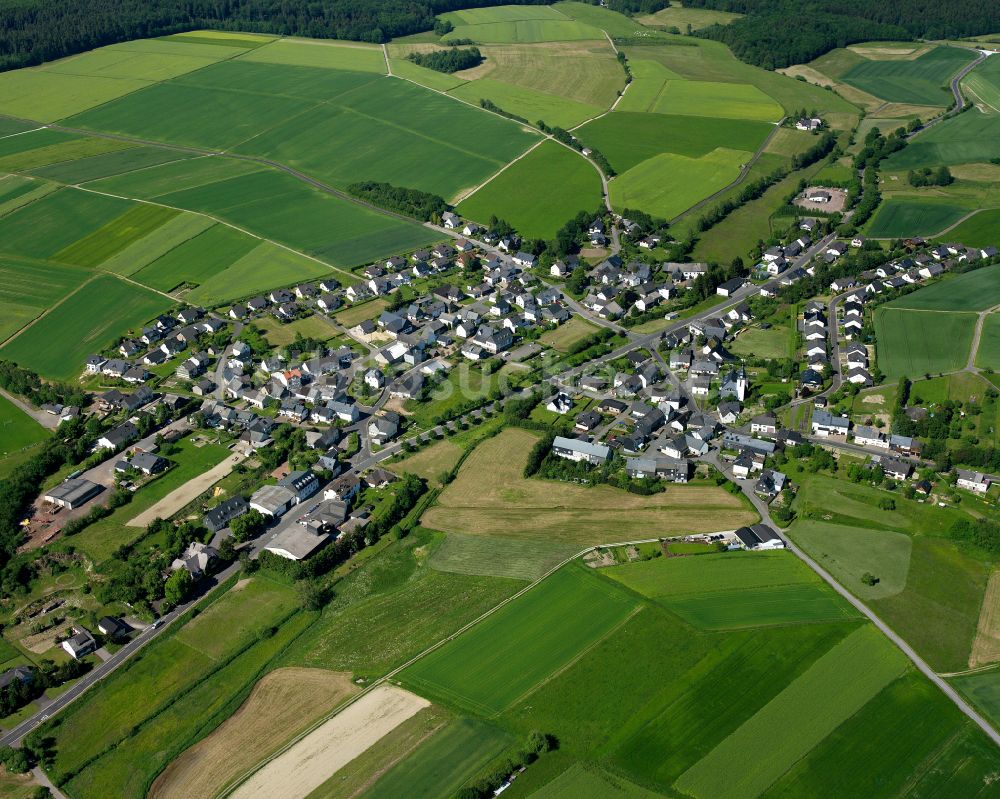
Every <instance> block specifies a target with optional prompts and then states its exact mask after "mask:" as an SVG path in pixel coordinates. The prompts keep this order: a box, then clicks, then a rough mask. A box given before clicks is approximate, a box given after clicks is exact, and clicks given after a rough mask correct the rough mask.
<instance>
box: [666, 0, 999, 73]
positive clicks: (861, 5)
mask: <svg viewBox="0 0 1000 799" xmlns="http://www.w3.org/2000/svg"><path fill="white" fill-rule="evenodd" d="M683 4H684V6H686V7H688V8H705V9H712V10H716V11H733V12H737V13H740V14H745V15H746V16H744V17H743V18H741V19H737V20H735V21H733V22H731V23H729V24H728V25H711V26H709V27H707V28H703V29H702V30H700V31H698V32H697V33H696V34H695V35H697V36H702V37H705V38H709V39H715V40H716V41H720V42H723V43H725V44H726V45H728V46H729V47H730V49H732V51H733V53H735V54H736V57H737V58H740V59H742V60H743V61H747V62H749V63H751V64H756V65H757V66H760V67H764V68H765V69H779V68H781V67H787V66H789V65H791V64H801V63H805V62H807V61H812V60H813V59H814V58H817V57H818V56H821V55H823V53H826V52H828V51H830V50H833V49H834V48H837V47H846V46H847V45H849V44H854V43H856V42H864V41H872V40H877V39H887V40H897V41H909V40H912V39H960V38H964V37H966V36H975V35H977V34H983V33H992V32H994V31H996V30H997V29H998V28H1000V4H997V3H994V2H991V1H990V0H951V2H948V3H927V2H924V0H838V2H836V3H829V2H825V0H683Z"/></svg>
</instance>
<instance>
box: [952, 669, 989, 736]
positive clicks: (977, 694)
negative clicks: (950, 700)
mask: <svg viewBox="0 0 1000 799" xmlns="http://www.w3.org/2000/svg"><path fill="white" fill-rule="evenodd" d="M952 683H953V684H954V686H955V687H956V688H958V690H960V691H961V692H962V693H963V694H965V695H966V696H967V697H969V699H970V700H972V703H973V704H974V705H975V706H976V707H977V708H978V709H979V710H980V711H981V712H982V713H983V715H985V716H986V718H988V719H989V720H990V721H991V722H993V723H994V724H1000V670H997V669H991V670H989V671H983V672H980V673H978V674H965V675H962V676H961V677H953V678H952Z"/></svg>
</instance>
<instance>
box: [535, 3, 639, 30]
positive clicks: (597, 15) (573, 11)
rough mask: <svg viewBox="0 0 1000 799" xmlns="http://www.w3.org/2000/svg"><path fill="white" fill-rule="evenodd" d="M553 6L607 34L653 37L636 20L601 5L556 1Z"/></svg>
mask: <svg viewBox="0 0 1000 799" xmlns="http://www.w3.org/2000/svg"><path fill="white" fill-rule="evenodd" d="M553 8H554V9H555V10H556V11H558V12H559V13H561V14H565V15H566V16H567V17H572V18H573V19H575V20H577V21H578V22H583V23H585V24H587V25H591V26H592V27H594V28H599V29H600V30H602V31H607V33H608V35H609V36H623V37H626V38H629V37H631V36H645V37H649V38H652V37H655V36H656V35H657V34H655V33H654V32H653V31H650V30H649V29H647V28H645V27H643V26H642V25H640V24H639V23H638V22H636V21H635V20H633V19H630V18H629V17H627V16H625V15H624V14H619V13H618V12H617V11H611V10H610V9H608V8H604V7H603V6H597V5H594V4H593V3H577V2H561V3H556V4H555V5H554V6H553Z"/></svg>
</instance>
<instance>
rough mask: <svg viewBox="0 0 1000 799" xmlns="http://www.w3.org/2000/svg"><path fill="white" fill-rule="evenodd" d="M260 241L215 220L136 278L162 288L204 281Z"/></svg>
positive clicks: (161, 289) (229, 264)
mask: <svg viewBox="0 0 1000 799" xmlns="http://www.w3.org/2000/svg"><path fill="white" fill-rule="evenodd" d="M194 218H195V219H204V217H194ZM259 244H260V242H259V240H258V239H255V238H253V237H251V236H248V235H247V234H246V233H243V232H241V231H239V230H236V229H235V228H231V227H229V226H228V225H220V224H214V225H212V226H211V227H208V228H207V229H204V230H203V232H201V233H199V234H198V235H197V236H194V237H192V238H188V239H187V240H186V241H184V242H182V243H181V244H179V245H177V246H176V247H174V248H172V249H171V250H170V251H169V252H167V253H165V254H164V255H163V256H162V257H161V258H157V259H156V260H155V261H153V262H152V263H150V264H149V265H148V266H146V267H144V268H143V269H141V270H140V271H138V272H136V273H134V274H133V278H134V279H135V280H138V281H139V282H140V283H144V284H145V285H147V286H150V287H152V288H154V289H159V290H160V291H170V290H171V289H174V288H176V287H177V286H179V285H181V284H182V283H194V284H199V285H200V284H202V283H204V282H205V281H206V280H208V279H210V278H211V277H213V276H214V275H215V274H217V273H218V272H221V271H222V270H224V269H226V268H227V267H229V266H231V265H232V264H233V263H235V262H236V261H238V260H239V259H240V258H242V257H243V256H244V255H246V254H247V253H249V252H250V251H251V250H253V249H254V248H255V247H257V246H258V245H259Z"/></svg>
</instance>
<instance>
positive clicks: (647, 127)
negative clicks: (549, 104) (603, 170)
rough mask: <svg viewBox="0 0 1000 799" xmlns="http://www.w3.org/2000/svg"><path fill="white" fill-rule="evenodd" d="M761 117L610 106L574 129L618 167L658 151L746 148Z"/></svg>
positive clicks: (761, 131)
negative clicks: (608, 111)
mask: <svg viewBox="0 0 1000 799" xmlns="http://www.w3.org/2000/svg"><path fill="white" fill-rule="evenodd" d="M770 131H771V126H770V125H769V124H767V123H766V122H754V121H752V120H733V119H718V118H710V117H694V116H675V115H670V114H640V113H633V112H627V111H615V113H613V114H607V115H606V116H603V117H601V118H600V119H595V120H594V121H593V122H588V123H587V124H586V125H584V126H583V127H582V128H580V130H578V131H576V133H575V135H576V136H577V137H578V138H579V139H580V140H581V141H582V142H584V143H585V144H586V145H587V146H588V147H594V148H596V149H597V150H600V151H601V152H602V153H603V154H604V155H605V156H606V157H607V159H608V160H609V161H610V162H611V165H612V166H613V167H614V168H615V170H616V171H618V172H619V173H623V172H626V171H627V170H629V169H631V168H632V167H634V166H637V165H638V164H640V163H642V162H643V161H645V160H647V159H649V158H652V157H654V156H656V155H659V154H660V153H667V152H669V153H675V154H677V155H685V156H690V157H692V158H696V157H699V156H702V155H707V154H708V153H710V152H712V150H714V149H716V148H717V147H730V148H732V149H734V150H744V151H748V152H752V151H754V150H756V149H757V148H758V147H759V146H760V144H761V142H762V141H764V139H765V138H766V137H767V134H768V133H770Z"/></svg>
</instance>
